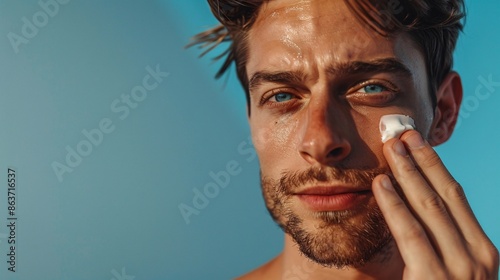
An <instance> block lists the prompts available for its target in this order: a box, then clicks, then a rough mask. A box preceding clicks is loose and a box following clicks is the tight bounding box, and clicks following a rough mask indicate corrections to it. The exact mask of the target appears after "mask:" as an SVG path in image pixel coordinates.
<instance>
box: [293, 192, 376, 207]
mask: <svg viewBox="0 0 500 280" xmlns="http://www.w3.org/2000/svg"><path fill="white" fill-rule="evenodd" d="M294 195H295V196H297V197H298V198H299V199H300V200H301V201H302V202H303V203H305V204H306V205H307V207H308V208H310V209H311V210H313V211H341V210H348V209H353V208H355V207H356V206H357V205H359V204H361V203H363V202H366V200H367V199H368V198H369V196H370V195H371V190H370V189H362V188H355V187H343V186H339V187H334V186H333V187H332V186H330V187H312V188H307V189H305V190H303V191H300V192H298V193H295V194H294Z"/></svg>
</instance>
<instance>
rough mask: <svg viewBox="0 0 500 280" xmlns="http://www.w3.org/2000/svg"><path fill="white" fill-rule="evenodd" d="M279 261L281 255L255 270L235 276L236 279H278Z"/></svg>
mask: <svg viewBox="0 0 500 280" xmlns="http://www.w3.org/2000/svg"><path fill="white" fill-rule="evenodd" d="M280 263H281V255H278V256H277V257H275V258H273V259H272V260H270V261H269V262H267V263H265V264H264V265H262V266H260V267H258V268H256V269H255V270H252V271H250V272H248V273H247V274H245V275H242V276H240V277H238V278H236V280H254V279H255V280H261V279H280V277H281V276H280V267H281V266H280Z"/></svg>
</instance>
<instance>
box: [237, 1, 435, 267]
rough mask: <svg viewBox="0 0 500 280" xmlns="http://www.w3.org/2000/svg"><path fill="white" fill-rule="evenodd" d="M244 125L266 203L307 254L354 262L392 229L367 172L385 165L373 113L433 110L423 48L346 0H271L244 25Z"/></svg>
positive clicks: (421, 121) (424, 128) (427, 113)
mask: <svg viewBox="0 0 500 280" xmlns="http://www.w3.org/2000/svg"><path fill="white" fill-rule="evenodd" d="M248 47H249V49H248V55H249V57H248V63H247V65H246V68H247V69H246V70H247V73H248V79H249V84H250V86H249V88H250V101H251V102H250V106H251V108H250V109H251V116H250V117H249V121H250V127H251V130H252V137H253V142H254V145H255V148H256V150H257V153H258V155H259V160H260V166H261V176H262V188H263V194H264V198H265V201H266V205H267V207H268V209H269V211H270V213H271V215H272V216H273V218H274V219H275V220H276V222H277V223H278V224H280V226H281V227H282V228H283V229H284V230H285V231H286V232H287V233H288V234H289V235H290V236H292V237H293V238H294V240H295V241H296V242H297V244H298V245H299V247H300V249H301V251H302V252H303V253H304V254H306V255H307V256H308V257H309V258H311V259H313V260H315V261H317V262H319V263H323V264H325V265H334V266H338V267H341V266H345V265H361V264H363V263H364V262H366V261H368V260H370V258H371V257H373V256H374V255H375V254H376V253H377V252H379V251H380V250H381V249H382V248H383V247H384V246H385V245H386V244H387V243H388V242H389V241H390V240H391V237H390V233H389V231H388V229H387V226H386V224H385V222H384V219H383V217H382V215H381V213H380V211H379V209H378V207H377V205H376V202H375V199H374V197H373V195H372V193H371V191H370V190H371V180H372V179H373V178H374V177H375V176H376V175H377V174H380V173H388V174H389V173H390V170H389V168H388V166H387V163H386V160H385V159H384V157H383V154H382V142H381V140H380V132H379V128H378V125H379V120H380V117H381V116H383V115H386V114H404V115H409V116H411V117H412V118H413V119H414V120H415V124H416V126H417V129H418V130H419V131H420V132H421V133H422V134H423V135H424V137H425V136H426V135H428V133H429V130H430V128H431V125H432V119H433V112H432V106H431V100H430V96H429V93H428V84H427V73H426V70H425V69H426V68H425V62H424V58H423V55H422V53H421V52H420V51H419V50H418V48H417V47H416V44H414V42H413V41H412V40H411V39H410V38H409V37H408V35H406V34H399V35H394V36H392V37H390V38H386V37H383V36H380V35H378V34H377V33H376V32H374V31H373V30H372V29H370V28H369V27H368V26H365V25H364V24H363V23H361V22H359V21H358V20H357V19H356V18H355V16H354V15H353V14H352V13H351V12H350V10H349V9H348V8H347V7H346V6H345V4H344V1H341V0H339V1H332V0H308V1H298V0H274V1H269V2H267V3H266V4H264V5H263V6H262V8H261V10H260V11H259V14H258V17H257V20H256V22H255V23H254V25H253V26H252V28H251V30H250V32H249V37H248Z"/></svg>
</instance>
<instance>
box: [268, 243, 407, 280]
mask: <svg viewBox="0 0 500 280" xmlns="http://www.w3.org/2000/svg"><path fill="white" fill-rule="evenodd" d="M278 258H279V259H281V260H279V261H277V262H275V263H276V264H277V265H279V266H281V267H280V268H279V270H281V275H282V277H281V279H318V280H320V279H401V278H402V274H403V267H404V263H403V260H402V259H401V256H400V254H399V251H398V249H397V247H396V245H395V243H394V241H391V242H390V243H389V244H388V245H387V246H386V247H385V248H384V249H382V250H381V252H380V253H379V254H378V255H377V256H375V257H374V258H373V260H371V261H370V262H369V263H367V264H365V265H363V266H361V267H346V268H341V269H338V268H335V267H324V266H322V265H320V264H317V263H315V262H313V261H312V260H310V259H309V258H307V257H306V256H304V255H303V254H302V253H301V252H300V250H299V248H298V246H297V244H296V243H295V241H294V240H293V239H292V238H291V237H290V236H289V235H288V234H285V247H284V249H283V252H282V254H281V255H280V256H278ZM293 277H295V278H293Z"/></svg>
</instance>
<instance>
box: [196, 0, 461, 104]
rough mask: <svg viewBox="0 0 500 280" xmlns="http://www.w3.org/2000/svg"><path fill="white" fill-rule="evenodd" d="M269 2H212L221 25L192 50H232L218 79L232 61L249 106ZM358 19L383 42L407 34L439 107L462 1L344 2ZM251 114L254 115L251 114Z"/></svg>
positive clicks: (202, 35) (202, 36)
mask: <svg viewBox="0 0 500 280" xmlns="http://www.w3.org/2000/svg"><path fill="white" fill-rule="evenodd" d="M268 1H270V0H208V3H209V5H210V8H211V10H212V13H213V14H214V16H215V17H216V18H217V20H219V21H220V22H221V23H222V24H221V25H219V26H217V27H215V28H212V29H210V30H207V31H205V32H202V33H200V34H198V35H196V36H195V37H194V38H193V42H192V43H191V44H189V46H192V45H199V46H200V48H202V49H205V50H204V52H203V53H202V54H201V56H203V55H205V54H206V53H207V52H209V51H211V50H212V49H213V48H215V47H216V46H218V45H219V44H220V43H222V42H225V41H229V42H231V44H230V46H229V48H228V49H227V50H226V51H224V52H223V53H222V54H220V55H218V56H216V57H215V58H214V59H215V60H218V59H221V58H223V57H224V56H226V58H225V60H224V62H223V64H222V66H221V68H220V69H219V71H218V72H217V74H216V78H219V77H221V76H222V75H223V74H224V73H225V72H226V70H227V69H228V68H229V66H231V63H232V62H233V61H234V62H235V64H236V73H237V75H238V79H239V80H240V82H241V84H242V86H243V88H244V90H245V93H246V98H247V104H248V105H249V104H250V100H249V91H248V77H247V73H246V67H245V66H246V62H247V58H248V52H247V35H248V31H249V29H250V28H251V27H252V25H253V23H254V22H255V18H256V17H257V14H258V11H259V8H260V7H261V6H262V4H264V3H265V2H268ZM344 1H345V3H346V4H347V6H348V7H349V9H350V10H351V11H352V12H353V13H354V14H355V15H356V17H357V18H358V19H359V20H361V21H362V22H365V23H366V24H368V25H369V26H370V27H371V28H372V29H373V30H374V31H376V32H378V33H379V34H381V35H383V36H389V35H391V34H395V33H398V32H407V33H408V34H409V35H410V36H411V37H412V38H413V40H414V41H415V42H416V43H417V45H418V46H419V47H420V48H421V50H422V51H423V54H424V57H425V59H426V66H427V72H428V75H429V92H430V94H431V98H432V102H433V105H434V106H435V105H436V95H435V92H436V90H437V87H438V86H439V85H440V84H441V82H442V81H443V79H444V78H445V76H446V75H447V74H448V73H449V72H450V71H451V67H452V66H453V51H454V49H455V45H456V42H457V39H458V34H459V32H460V31H462V29H463V24H462V22H461V20H462V19H463V18H465V5H464V2H463V0H412V1H407V0H402V2H403V3H400V1H399V0H385V1H382V0H344ZM249 112H250V110H249Z"/></svg>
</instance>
